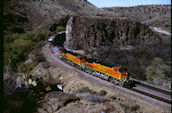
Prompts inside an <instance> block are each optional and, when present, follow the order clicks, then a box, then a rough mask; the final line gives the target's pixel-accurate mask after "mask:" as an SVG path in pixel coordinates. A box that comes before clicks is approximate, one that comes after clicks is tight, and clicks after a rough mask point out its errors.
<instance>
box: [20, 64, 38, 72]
mask: <svg viewBox="0 0 172 113" xmlns="http://www.w3.org/2000/svg"><path fill="white" fill-rule="evenodd" d="M37 64H38V62H31V63H27V64H25V63H24V62H20V63H19V64H18V65H17V70H18V72H20V73H29V72H31V71H32V70H33V69H34V68H35V67H36V65H37Z"/></svg>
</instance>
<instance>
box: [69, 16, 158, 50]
mask: <svg viewBox="0 0 172 113" xmlns="http://www.w3.org/2000/svg"><path fill="white" fill-rule="evenodd" d="M83 26H84V27H83ZM158 40H159V36H158V35H156V34H155V33H153V32H152V31H151V30H150V29H149V27H148V26H146V25H144V24H141V23H139V22H136V21H128V20H126V19H117V18H116V19H112V18H98V17H92V18H90V17H71V18H70V19H69V21H68V24H67V29H66V41H67V42H68V47H69V48H73V49H84V48H90V47H101V46H109V47H110V46H117V47H121V46H127V45H134V43H133V42H136V43H137V44H138V45H139V44H141V43H152V42H156V41H158ZM134 46H136V45H134Z"/></svg>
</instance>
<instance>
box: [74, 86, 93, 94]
mask: <svg viewBox="0 0 172 113" xmlns="http://www.w3.org/2000/svg"><path fill="white" fill-rule="evenodd" d="M77 92H86V93H91V92H93V91H92V90H90V89H89V87H82V88H80V89H78V90H77Z"/></svg>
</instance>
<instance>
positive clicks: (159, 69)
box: [145, 57, 170, 80]
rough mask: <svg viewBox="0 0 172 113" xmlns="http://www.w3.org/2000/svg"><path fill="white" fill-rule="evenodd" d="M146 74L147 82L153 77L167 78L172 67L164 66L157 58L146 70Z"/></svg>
mask: <svg viewBox="0 0 172 113" xmlns="http://www.w3.org/2000/svg"><path fill="white" fill-rule="evenodd" d="M145 74H146V78H147V80H149V79H150V78H152V77H160V78H165V77H167V76H169V74H170V67H169V66H168V65H166V64H164V63H163V61H162V59H161V58H158V57H155V58H154V61H153V62H152V65H150V66H148V67H147V68H146V73H145Z"/></svg>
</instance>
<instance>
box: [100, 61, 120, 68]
mask: <svg viewBox="0 0 172 113" xmlns="http://www.w3.org/2000/svg"><path fill="white" fill-rule="evenodd" d="M98 64H101V65H104V66H107V67H111V68H112V67H114V66H117V67H120V65H117V64H111V63H103V62H98Z"/></svg>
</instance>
